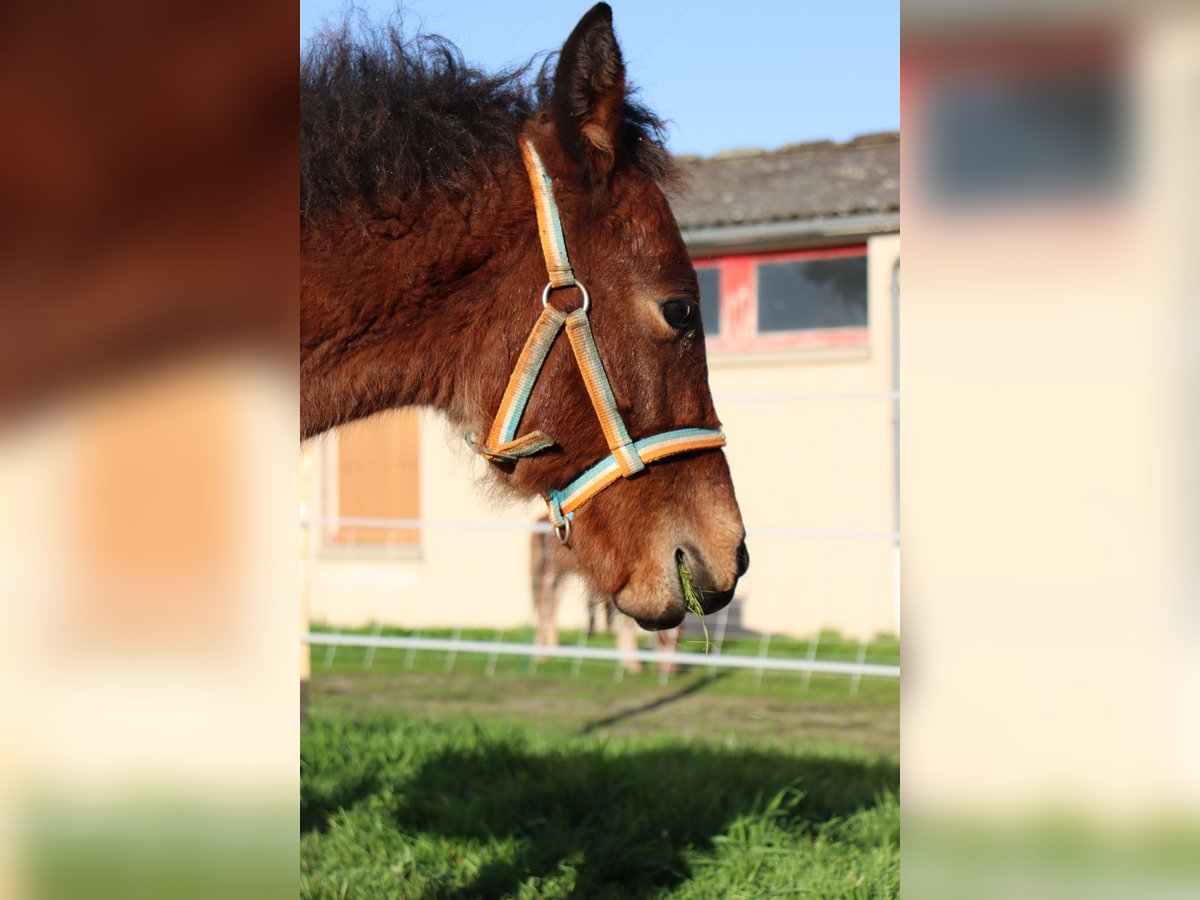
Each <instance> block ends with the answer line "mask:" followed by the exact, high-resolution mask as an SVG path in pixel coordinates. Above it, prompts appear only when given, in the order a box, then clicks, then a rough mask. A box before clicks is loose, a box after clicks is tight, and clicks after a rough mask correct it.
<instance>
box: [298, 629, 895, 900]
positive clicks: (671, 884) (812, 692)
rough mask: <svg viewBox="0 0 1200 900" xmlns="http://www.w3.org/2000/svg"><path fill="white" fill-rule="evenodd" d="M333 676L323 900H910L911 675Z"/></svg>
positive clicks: (314, 769) (322, 818)
mask: <svg viewBox="0 0 1200 900" xmlns="http://www.w3.org/2000/svg"><path fill="white" fill-rule="evenodd" d="M564 637H566V636H564ZM564 642H565V641H564ZM593 645H594V644H593ZM872 648H873V649H872V655H873V656H875V657H876V658H878V656H879V655H880V654H882V653H883V652H884V649H883V648H877V647H874V645H872ZM893 649H894V647H893ZM822 657H825V654H824V653H822ZM313 670H314V671H313V681H312V688H311V695H310V707H309V710H310V714H309V718H308V720H307V722H306V723H305V726H304V729H303V733H302V751H301V785H302V788H301V791H302V792H301V829H302V834H301V861H302V870H301V894H302V896H304V897H308V898H371V900H376V898H391V897H396V898H407V897H451V896H460V897H499V896H514V897H560V896H566V895H574V896H584V897H713V898H717V897H721V898H725V897H768V896H803V897H820V898H826V897H829V898H837V897H863V898H866V897H894V896H897V895H898V893H899V805H898V802H897V796H898V791H899V767H898V763H897V756H898V728H899V717H898V705H899V703H898V701H899V691H898V685H897V684H896V682H895V681H894V680H889V679H872V678H864V679H863V680H862V682H861V684H860V685H859V686H858V690H857V691H856V692H854V693H852V692H851V690H850V686H849V679H847V678H846V677H844V676H837V677H834V676H813V677H812V678H811V679H805V678H804V677H803V676H801V675H796V674H786V675H784V674H783V673H770V672H768V673H764V674H763V675H762V677H761V679H760V678H758V677H757V676H756V674H755V673H754V672H752V671H736V672H730V671H719V672H716V673H712V674H710V673H709V672H708V671H707V670H703V669H702V670H698V671H697V670H693V671H690V672H684V673H682V674H679V675H676V676H672V677H671V678H670V679H669V680H667V681H666V682H665V683H664V682H663V680H662V679H660V678H659V676H658V675H657V674H656V673H655V672H653V671H648V672H646V673H644V674H642V675H636V676H635V675H628V674H623V675H621V676H620V680H619V681H618V680H617V679H616V677H615V676H616V667H615V666H614V664H613V663H601V662H586V663H584V664H582V665H581V666H578V667H576V666H574V665H573V663H572V662H571V661H552V662H548V663H542V664H539V665H534V664H533V663H532V662H531V661H528V660H521V659H506V658H499V659H497V660H495V661H494V662H492V661H489V660H487V659H486V658H484V657H468V656H459V657H458V658H456V659H451V658H449V657H447V656H446V654H443V653H431V652H428V651H421V652H418V653H416V654H410V653H408V652H407V651H379V652H378V653H377V654H374V655H368V653H367V651H364V650H362V649H359V648H339V649H338V650H337V651H336V653H335V654H327V653H326V651H325V650H324V649H323V648H315V649H314V651H313ZM489 672H490V673H491V674H490V675H489V674H488V673H489Z"/></svg>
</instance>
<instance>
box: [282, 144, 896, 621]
mask: <svg viewBox="0 0 1200 900" xmlns="http://www.w3.org/2000/svg"><path fill="white" fill-rule="evenodd" d="M681 163H682V164H683V166H684V168H685V169H686V171H687V173H688V175H689V179H690V182H691V183H690V190H689V191H688V192H687V194H686V196H684V197H681V198H678V199H676V200H674V201H673V206H674V209H675V214H676V217H677V219H678V220H679V224H680V226H681V228H682V229H683V233H684V237H685V240H686V241H687V243H688V246H689V249H690V250H691V251H692V254H693V258H694V259H695V262H696V267H697V273H698V275H699V279H700V285H701V294H702V307H703V309H702V315H703V319H704V322H705V330H706V333H707V335H708V353H709V370H710V381H711V385H712V390H713V394H714V396H715V398H716V403H717V410H718V413H719V414H720V416H721V418H722V420H723V423H724V426H725V430H726V434H727V435H728V437H729V445H728V448H727V453H728V457H729V461H730V466H731V468H732V471H733V478H734V484H735V486H736V488H737V492H738V498H739V501H740V503H741V506H742V512H743V516H744V518H745V521H746V524H747V527H748V528H749V529H750V536H749V538H748V544H749V546H750V551H751V556H752V559H753V564H752V566H751V569H750V572H749V573H748V575H747V576H746V578H745V579H743V582H742V584H741V586H740V587H739V594H738V600H737V601H736V602H735V604H734V605H733V606H732V607H731V611H732V612H731V615H732V618H733V619H734V620H735V622H736V625H737V626H738V627H740V628H742V629H745V630H749V631H757V632H772V633H789V634H796V635H801V634H808V633H812V632H814V631H816V630H817V629H821V628H831V629H835V630H838V631H841V632H843V633H845V634H850V635H857V636H863V637H866V636H869V635H872V634H875V633H878V632H891V631H895V630H896V629H897V627H898V616H899V608H898V593H897V591H898V574H897V572H898V569H897V566H898V556H897V544H896V540H895V538H896V535H895V530H896V505H895V504H896V492H895V470H894V466H895V441H894V437H895V429H894V427H893V419H894V417H895V414H896V408H895V404H894V402H893V401H894V397H895V395H894V390H895V378H896V376H895V356H894V339H895V331H894V328H893V312H894V303H895V296H896V294H895V290H896V288H897V286H898V281H897V279H898V267H899V253H900V241H899V196H900V183H899V168H900V144H899V136H898V135H897V134H894V133H888V134H876V135H867V136H863V137H860V138H856V139H855V140H852V141H850V142H848V143H845V144H833V143H830V142H817V143H809V144H798V145H793V146H788V147H784V148H781V149H779V150H776V151H773V152H764V151H757V150H754V151H750V150H746V151H730V152H727V153H722V154H719V155H717V156H716V157H714V158H711V159H699V158H682V159H681ZM484 465H485V464H484V463H483V462H482V461H481V460H479V459H478V458H477V457H476V456H475V455H474V454H473V453H471V452H470V451H469V450H468V449H467V448H466V447H465V446H463V442H462V438H461V436H460V435H458V434H456V433H452V432H448V431H447V429H445V427H444V426H443V424H442V422H441V421H440V420H439V418H438V416H436V415H434V414H430V413H424V412H422V413H417V412H405V413H393V414H389V415H386V416H383V417H379V419H378V420H374V421H370V422H365V423H357V424H355V425H352V426H349V427H348V428H345V429H342V430H341V431H340V432H339V433H336V434H331V435H326V436H324V437H322V438H320V439H318V440H316V441H313V442H310V444H309V445H307V446H306V447H305V448H304V451H303V466H302V471H303V473H304V486H303V491H304V507H305V510H304V511H305V514H306V517H308V518H309V519H310V520H311V521H313V522H314V523H316V527H313V528H311V529H309V530H308V531H307V533H306V534H307V536H306V556H307V558H308V560H309V562H310V565H309V566H308V569H307V574H306V580H307V585H308V595H309V607H310V614H311V616H312V618H313V619H314V620H317V621H323V622H327V623H331V624H342V625H346V626H354V625H363V624H366V623H369V622H384V623H388V624H396V625H405V626H409V627H439V626H440V627H455V626H462V627H512V626H516V625H521V624H525V623H528V622H529V621H530V618H531V609H530V597H529V577H528V559H529V551H528V546H529V542H528V533H527V529H526V526H527V524H528V523H529V522H532V521H533V520H534V519H535V518H536V517H537V516H539V515H540V514H541V511H542V510H541V505H540V504H539V503H537V502H536V501H534V502H531V503H530V505H529V507H528V508H526V509H517V510H514V509H512V508H511V507H508V508H502V507H498V506H496V505H494V504H492V503H491V502H489V500H488V499H487V497H486V495H485V494H483V493H481V492H480V491H479V490H478V482H479V481H480V480H481V476H482V474H483V466H484ZM381 519H382V520H386V521H387V522H388V523H389V527H379V525H380V522H379V521H378V520H381ZM417 519H420V520H421V523H419V524H418V523H417V522H415V521H413V520H417ZM397 520H399V521H397ZM468 522H469V523H474V525H475V526H480V525H483V526H486V528H485V530H480V529H479V528H478V527H473V528H471V529H464V528H462V527H459V523H468ZM582 606H583V604H582V602H578V603H571V602H564V603H563V604H562V608H563V609H564V610H565V611H567V612H566V613H565V615H564V624H565V625H568V626H569V625H571V624H572V620H575V619H578V620H580V621H581V620H582V618H583V611H582Z"/></svg>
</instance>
